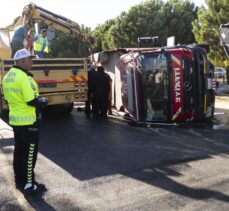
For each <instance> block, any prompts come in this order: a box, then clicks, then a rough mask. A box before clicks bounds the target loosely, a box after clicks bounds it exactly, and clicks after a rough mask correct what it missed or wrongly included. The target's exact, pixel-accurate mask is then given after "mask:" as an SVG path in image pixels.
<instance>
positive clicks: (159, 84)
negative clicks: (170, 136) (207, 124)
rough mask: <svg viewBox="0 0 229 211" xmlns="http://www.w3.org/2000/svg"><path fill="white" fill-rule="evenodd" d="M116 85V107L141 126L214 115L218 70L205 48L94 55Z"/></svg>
mask: <svg viewBox="0 0 229 211" xmlns="http://www.w3.org/2000/svg"><path fill="white" fill-rule="evenodd" d="M93 59H94V61H96V62H97V63H100V64H101V65H103V66H104V68H105V70H106V71H107V72H108V73H109V74H110V76H111V78H112V80H113V88H112V90H113V93H112V95H113V102H112V103H113V105H114V106H115V107H116V108H117V109H120V108H122V110H123V109H124V110H125V112H126V114H128V115H126V116H129V117H130V118H131V119H132V120H134V121H137V122H145V123H147V122H148V123H150V122H185V121H204V120H208V119H211V118H212V117H213V115H214V93H215V90H214V86H213V80H214V73H213V71H214V68H213V66H212V65H211V64H210V62H209V61H208V59H207V56H206V48H203V46H198V45H193V46H175V47H163V48H141V49H117V50H113V51H103V52H99V53H97V54H95V55H94V57H93Z"/></svg>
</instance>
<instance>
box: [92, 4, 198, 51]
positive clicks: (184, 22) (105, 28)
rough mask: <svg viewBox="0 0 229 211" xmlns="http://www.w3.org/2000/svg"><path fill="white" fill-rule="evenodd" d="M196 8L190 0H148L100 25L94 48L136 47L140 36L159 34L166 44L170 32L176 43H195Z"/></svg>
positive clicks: (162, 41) (95, 33) (161, 40)
mask: <svg viewBox="0 0 229 211" xmlns="http://www.w3.org/2000/svg"><path fill="white" fill-rule="evenodd" d="M197 11H198V8H197V7H195V5H194V4H193V3H191V2H190V1H188V0H171V1H168V2H167V3H165V2H164V1H162V0H148V1H145V2H143V3H141V4H139V5H136V6H134V7H132V8H130V10H129V11H128V12H122V13H121V14H120V16H118V17H117V18H115V19H114V20H110V21H109V24H108V22H106V23H105V24H103V25H100V26H98V27H97V28H96V30H95V31H94V32H93V36H94V38H95V40H97V43H96V45H95V46H94V49H96V50H99V51H100V50H107V49H112V48H124V47H137V46H138V43H137V39H138V37H140V36H159V37H160V43H159V44H160V45H166V40H167V37H169V36H175V37H176V40H177V43H182V44H186V43H193V42H194V41H195V39H194V35H193V32H192V25H191V22H192V21H194V20H195V18H196V17H197ZM150 46H152V44H150Z"/></svg>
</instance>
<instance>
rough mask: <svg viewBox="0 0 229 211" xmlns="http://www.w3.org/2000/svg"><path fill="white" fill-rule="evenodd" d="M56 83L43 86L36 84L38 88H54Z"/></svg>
mask: <svg viewBox="0 0 229 211" xmlns="http://www.w3.org/2000/svg"><path fill="white" fill-rule="evenodd" d="M56 86H57V85H56V83H44V84H38V87H39V88H56Z"/></svg>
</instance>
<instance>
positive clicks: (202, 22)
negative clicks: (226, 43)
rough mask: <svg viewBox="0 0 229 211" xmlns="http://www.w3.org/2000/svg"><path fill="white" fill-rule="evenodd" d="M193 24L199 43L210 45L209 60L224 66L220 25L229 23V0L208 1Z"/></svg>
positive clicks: (224, 57) (224, 58) (224, 56)
mask: <svg viewBox="0 0 229 211" xmlns="http://www.w3.org/2000/svg"><path fill="white" fill-rule="evenodd" d="M206 4H207V8H205V7H203V6H202V7H201V8H200V10H199V12H198V18H197V19H196V20H195V21H194V22H193V32H194V34H195V38H196V40H197V42H198V43H206V44H209V45H210V49H211V51H210V53H209V58H210V59H211V61H212V62H213V63H214V64H215V65H220V66H221V65H223V63H224V61H225V60H226V55H225V53H224V52H223V49H222V47H221V46H220V40H219V27H220V24H224V23H228V22H229V0H206Z"/></svg>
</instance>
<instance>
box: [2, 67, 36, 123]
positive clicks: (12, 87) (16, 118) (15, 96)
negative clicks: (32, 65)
mask: <svg viewBox="0 0 229 211" xmlns="http://www.w3.org/2000/svg"><path fill="white" fill-rule="evenodd" d="M2 86H3V94H4V98H5V99H6V101H7V102H8V106H9V110H10V113H9V123H10V125H13V126H24V125H32V124H34V122H36V120H37V119H36V108H35V107H34V106H29V105H28V104H27V102H29V101H31V100H33V99H34V98H36V97H38V95H39V93H38V86H37V83H36V82H35V81H34V79H33V78H32V77H31V76H29V75H27V74H26V73H25V72H24V71H22V70H21V69H19V68H18V67H12V68H11V69H10V70H9V72H8V73H7V74H6V75H5V77H4V78H3V81H2Z"/></svg>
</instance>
